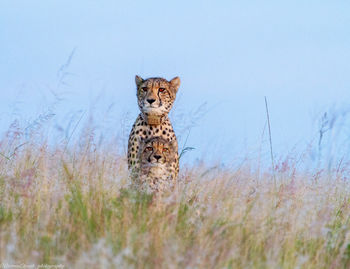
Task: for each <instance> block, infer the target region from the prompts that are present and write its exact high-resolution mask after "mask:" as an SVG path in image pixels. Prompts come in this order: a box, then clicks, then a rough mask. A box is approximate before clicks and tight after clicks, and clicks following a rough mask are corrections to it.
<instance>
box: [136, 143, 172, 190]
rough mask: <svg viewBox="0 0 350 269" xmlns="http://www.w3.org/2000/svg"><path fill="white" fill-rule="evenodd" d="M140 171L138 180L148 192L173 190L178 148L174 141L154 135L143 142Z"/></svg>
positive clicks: (139, 184)
mask: <svg viewBox="0 0 350 269" xmlns="http://www.w3.org/2000/svg"><path fill="white" fill-rule="evenodd" d="M139 161H140V173H139V177H138V179H137V180H136V183H137V185H138V186H139V187H140V189H141V190H143V191H146V192H148V193H152V192H160V191H165V190H172V189H173V188H174V185H175V181H176V178H177V174H178V171H177V149H176V147H175V145H174V142H169V141H168V140H166V139H164V138H161V137H153V138H151V139H147V140H145V141H144V142H142V143H141V150H140V152H139Z"/></svg>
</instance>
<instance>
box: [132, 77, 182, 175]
mask: <svg viewBox="0 0 350 269" xmlns="http://www.w3.org/2000/svg"><path fill="white" fill-rule="evenodd" d="M135 82H136V87H137V102H138V106H139V108H140V111H141V113H140V114H139V116H138V117H137V119H136V121H135V123H134V125H133V127H132V129H131V132H130V136H129V142H128V168H129V171H130V173H131V176H132V179H134V178H135V176H136V177H137V174H138V172H139V171H140V163H139V159H138V156H139V153H140V150H141V145H140V144H141V142H142V141H144V140H147V139H150V138H153V137H160V138H162V139H164V140H166V141H169V142H171V143H172V145H173V152H174V156H175V161H174V162H175V163H176V170H177V171H178V169H179V165H178V159H179V158H178V144H177V140H176V136H175V133H174V130H173V127H172V125H171V123H170V120H169V118H168V113H169V111H170V110H171V108H172V106H173V104H174V101H175V98H176V93H177V91H178V89H179V86H180V79H179V78H178V77H175V78H173V79H172V80H170V81H167V80H166V79H164V78H148V79H143V78H141V77H139V76H136V77H135Z"/></svg>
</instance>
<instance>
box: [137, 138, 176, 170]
mask: <svg viewBox="0 0 350 269" xmlns="http://www.w3.org/2000/svg"><path fill="white" fill-rule="evenodd" d="M175 158H176V149H175V146H174V144H173V142H169V141H168V140H166V139H163V138H161V137H153V138H151V139H147V140H145V141H144V142H143V143H142V145H141V150H140V162H141V166H142V167H152V166H163V165H166V164H171V163H173V162H174V161H175Z"/></svg>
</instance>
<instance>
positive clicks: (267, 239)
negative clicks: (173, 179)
mask: <svg viewBox="0 0 350 269" xmlns="http://www.w3.org/2000/svg"><path fill="white" fill-rule="evenodd" d="M15 130H16V131H13V132H12V135H11V137H12V139H9V138H8V136H7V137H5V138H4V139H3V140H2V141H1V147H0V149H1V152H2V155H3V156H0V158H1V159H0V260H1V263H2V264H37V265H38V264H49V265H50V264H51V265H54V264H55V265H58V264H61V265H64V266H65V268H349V267H350V206H349V204H350V203H349V202H350V188H349V187H350V184H349V180H348V178H346V169H347V168H348V166H346V165H345V164H344V165H343V166H342V168H339V169H337V170H335V171H334V172H330V173H329V172H327V173H323V172H322V171H321V170H320V171H315V172H314V173H311V172H303V171H298V170H297V169H296V167H293V166H291V165H288V164H287V163H286V162H283V163H281V164H278V167H277V168H276V178H277V188H274V183H273V182H272V180H271V174H270V173H269V171H265V172H259V173H258V172H256V171H257V170H256V169H254V167H252V165H251V164H250V163H246V164H244V165H242V166H241V167H239V168H235V169H223V168H218V167H208V166H206V165H200V164H198V165H195V166H192V167H184V168H183V169H182V172H181V174H180V178H179V184H178V186H177V189H176V191H175V192H174V193H171V194H164V195H160V196H157V197H155V196H152V195H147V194H143V193H138V192H136V191H135V190H133V189H132V188H130V187H129V180H128V172H127V165H126V160H125V157H124V156H123V155H120V154H119V153H118V152H121V151H120V150H119V149H118V146H117V145H114V144H108V145H100V144H96V143H94V142H93V139H91V136H92V134H91V133H88V132H83V133H84V135H83V136H82V137H81V139H79V140H78V141H77V142H76V143H73V142H71V143H72V145H70V146H68V147H67V146H66V145H63V144H59V143H58V145H57V146H55V147H52V146H49V145H48V144H47V143H46V142H45V139H41V140H36V141H37V142H35V143H34V142H27V143H22V142H23V141H21V132H20V130H18V129H16V128H15ZM38 141H40V142H38Z"/></svg>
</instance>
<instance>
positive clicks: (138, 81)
mask: <svg viewBox="0 0 350 269" xmlns="http://www.w3.org/2000/svg"><path fill="white" fill-rule="evenodd" d="M135 82H136V86H137V87H138V86H140V85H141V83H142V82H144V80H143V78H142V77H140V76H138V75H136V76H135Z"/></svg>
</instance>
